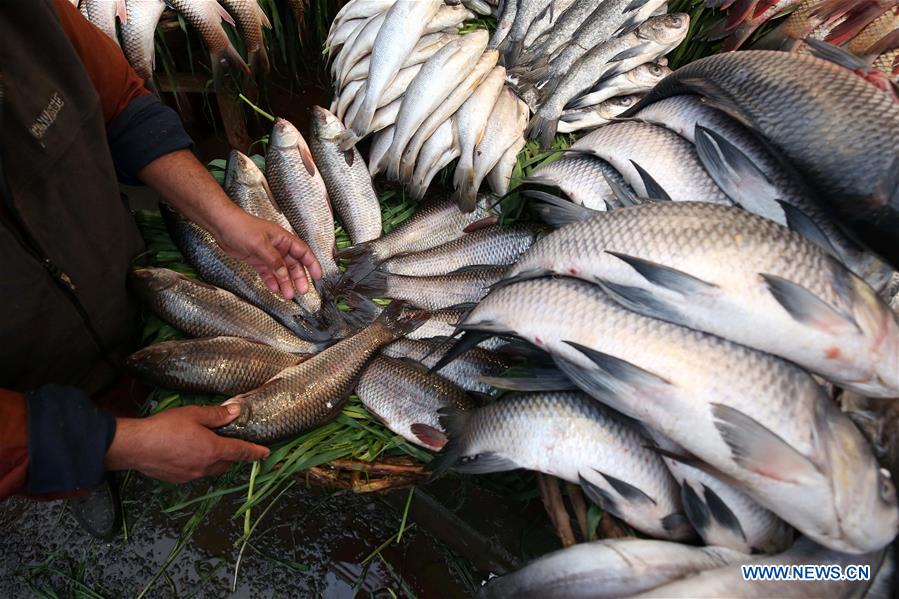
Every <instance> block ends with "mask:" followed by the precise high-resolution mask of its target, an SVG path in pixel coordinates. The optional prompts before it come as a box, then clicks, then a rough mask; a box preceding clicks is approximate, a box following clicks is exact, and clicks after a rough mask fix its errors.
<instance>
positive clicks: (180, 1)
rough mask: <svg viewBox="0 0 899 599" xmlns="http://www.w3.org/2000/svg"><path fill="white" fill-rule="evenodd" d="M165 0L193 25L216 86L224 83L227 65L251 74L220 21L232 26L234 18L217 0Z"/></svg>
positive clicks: (245, 73)
mask: <svg viewBox="0 0 899 599" xmlns="http://www.w3.org/2000/svg"><path fill="white" fill-rule="evenodd" d="M166 3H167V4H168V5H169V6H170V7H171V8H173V9H174V10H175V12H177V13H178V14H179V15H181V16H182V17H183V18H184V20H185V21H187V22H188V24H190V26H191V27H193V28H194V29H195V30H196V31H197V33H198V34H200V37H201V38H203V43H204V44H205V45H206V49H207V50H208V51H209V58H210V62H211V65H212V78H213V80H214V81H215V84H216V86H217V89H221V86H223V85H224V82H225V66H226V65H230V66H231V68H234V69H236V70H238V71H240V72H241V73H242V74H243V75H244V76H249V75H250V67H249V66H247V63H245V62H244V60H243V58H242V57H241V56H240V54H239V53H238V52H237V50H236V49H235V48H234V45H233V44H232V43H231V40H230V39H229V38H228V34H227V33H225V30H224V29H223V28H222V24H221V21H223V20H224V21H225V22H227V23H228V24H230V25H234V24H235V23H234V19H233V18H232V17H231V15H230V14H228V11H227V10H225V8H224V7H223V6H222V5H221V4H219V3H218V2H196V1H194V0H166Z"/></svg>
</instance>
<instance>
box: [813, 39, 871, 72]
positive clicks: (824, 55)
mask: <svg viewBox="0 0 899 599" xmlns="http://www.w3.org/2000/svg"><path fill="white" fill-rule="evenodd" d="M805 43H806V44H808V46H809V48H810V49H811V54H812V55H813V56H817V57H818V58H821V59H823V60H826V61H828V62H832V63H834V64H838V65H840V66H841V67H844V68H847V69H849V70H850V71H856V70H862V71H867V70H868V69H869V68H870V67H869V66H868V63H866V62H865V61H864V60H862V59H861V58H859V57H858V56H856V55H855V54H852V53H851V52H849V51H848V50H846V49H844V48H839V47H837V46H834V45H833V44H829V43H827V42H824V41H821V40H816V39H811V38H809V39H807V40H805Z"/></svg>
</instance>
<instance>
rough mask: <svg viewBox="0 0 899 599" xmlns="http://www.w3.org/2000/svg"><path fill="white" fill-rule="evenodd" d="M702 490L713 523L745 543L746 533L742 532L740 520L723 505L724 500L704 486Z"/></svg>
mask: <svg viewBox="0 0 899 599" xmlns="http://www.w3.org/2000/svg"><path fill="white" fill-rule="evenodd" d="M702 489H703V495H704V496H705V505H706V506H707V507H708V510H709V514H710V515H711V517H712V518H714V519H715V522H717V523H718V524H720V525H721V526H722V527H724V528H726V529H727V530H729V531H731V532H732V533H733V534H734V535H736V536H738V537H740V538H741V539H743V540H744V541H747V539H746V533H745V532H744V531H743V526H742V525H741V524H740V519H739V518H737V516H736V515H735V514H734V513H733V511H732V510H731V509H730V508H729V507H728V506H727V504H726V503H724V500H723V499H721V497H719V496H718V494H717V493H715V491H713V490H712V489H710V488H708V487H707V486H706V485H702Z"/></svg>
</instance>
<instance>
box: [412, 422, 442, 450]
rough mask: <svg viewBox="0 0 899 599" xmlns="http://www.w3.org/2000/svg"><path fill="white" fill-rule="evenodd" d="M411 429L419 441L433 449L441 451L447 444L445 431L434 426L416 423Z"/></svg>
mask: <svg viewBox="0 0 899 599" xmlns="http://www.w3.org/2000/svg"><path fill="white" fill-rule="evenodd" d="M409 429H410V430H411V431H412V434H413V435H415V436H416V437H417V438H418V440H419V441H421V442H422V443H424V444H425V445H427V446H428V447H430V448H432V449H436V450H440V449H443V448H444V447H445V446H446V444H447V438H446V435H444V434H443V431H440V430H438V429H436V428H434V427H433V426H429V425H427V424H422V423H420V422H416V423H415V424H413V425H412V426H410V427H409Z"/></svg>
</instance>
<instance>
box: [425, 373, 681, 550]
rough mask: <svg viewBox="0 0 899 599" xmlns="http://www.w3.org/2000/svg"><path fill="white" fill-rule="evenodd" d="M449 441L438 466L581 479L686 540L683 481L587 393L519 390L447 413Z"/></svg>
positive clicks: (644, 521) (663, 533)
mask: <svg viewBox="0 0 899 599" xmlns="http://www.w3.org/2000/svg"><path fill="white" fill-rule="evenodd" d="M440 423H441V424H442V425H443V427H444V429H445V430H446V436H447V438H448V439H449V441H448V442H447V444H446V445H445V446H444V448H443V450H442V451H441V453H440V455H439V456H438V457H437V458H436V460H435V461H434V462H433V464H432V469H433V470H434V471H435V472H436V473H438V474H439V473H441V472H443V471H445V470H447V469H450V468H452V469H454V470H456V471H457V472H462V473H467V474H484V473H488V472H503V471H506V470H515V469H517V468H527V469H528V470H536V471H537V472H544V473H546V474H551V475H553V476H558V477H559V478H561V479H563V480H567V481H569V482H572V483H578V484H580V485H581V487H582V488H583V489H584V491H585V492H586V493H587V494H588V495H589V497H590V498H591V499H592V500H593V501H595V502H597V503H598V504H599V505H600V506H601V507H602V508H603V509H604V510H606V511H607V512H609V513H611V514H614V515H615V516H616V517H618V518H621V519H622V520H624V521H625V522H627V523H628V524H630V525H631V526H633V527H634V528H636V529H638V530H641V531H642V532H644V533H646V534H650V535H652V536H655V537H660V538H667V539H675V540H678V539H686V538H689V537H690V536H692V534H693V530H692V528H690V525H689V524H688V523H687V519H686V517H685V516H684V514H683V513H682V512H681V505H680V497H679V491H678V487H677V483H676V482H675V481H674V479H673V478H672V477H671V475H670V474H669V473H668V470H667V469H666V468H665V465H664V464H663V463H662V460H661V459H660V458H659V456H657V455H655V454H654V453H653V452H652V450H650V449H648V448H647V447H646V438H645V437H644V436H643V435H642V434H641V433H640V432H639V430H638V429H637V428H635V427H634V426H633V425H631V424H630V423H629V422H628V421H625V420H623V419H622V418H620V417H619V416H617V415H615V414H614V413H613V412H612V411H611V410H609V409H607V408H605V407H604V406H602V405H601V404H600V403H599V402H597V401H595V400H593V399H591V398H590V397H588V396H586V395H584V394H583V393H580V392H576V391H570V392H561V393H533V394H520V395H515V396H513V397H510V398H505V399H503V400H501V401H498V402H494V403H490V404H487V405H484V406H482V407H480V408H478V409H476V410H471V411H468V412H457V411H444V412H443V416H442V417H441V419H440Z"/></svg>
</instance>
